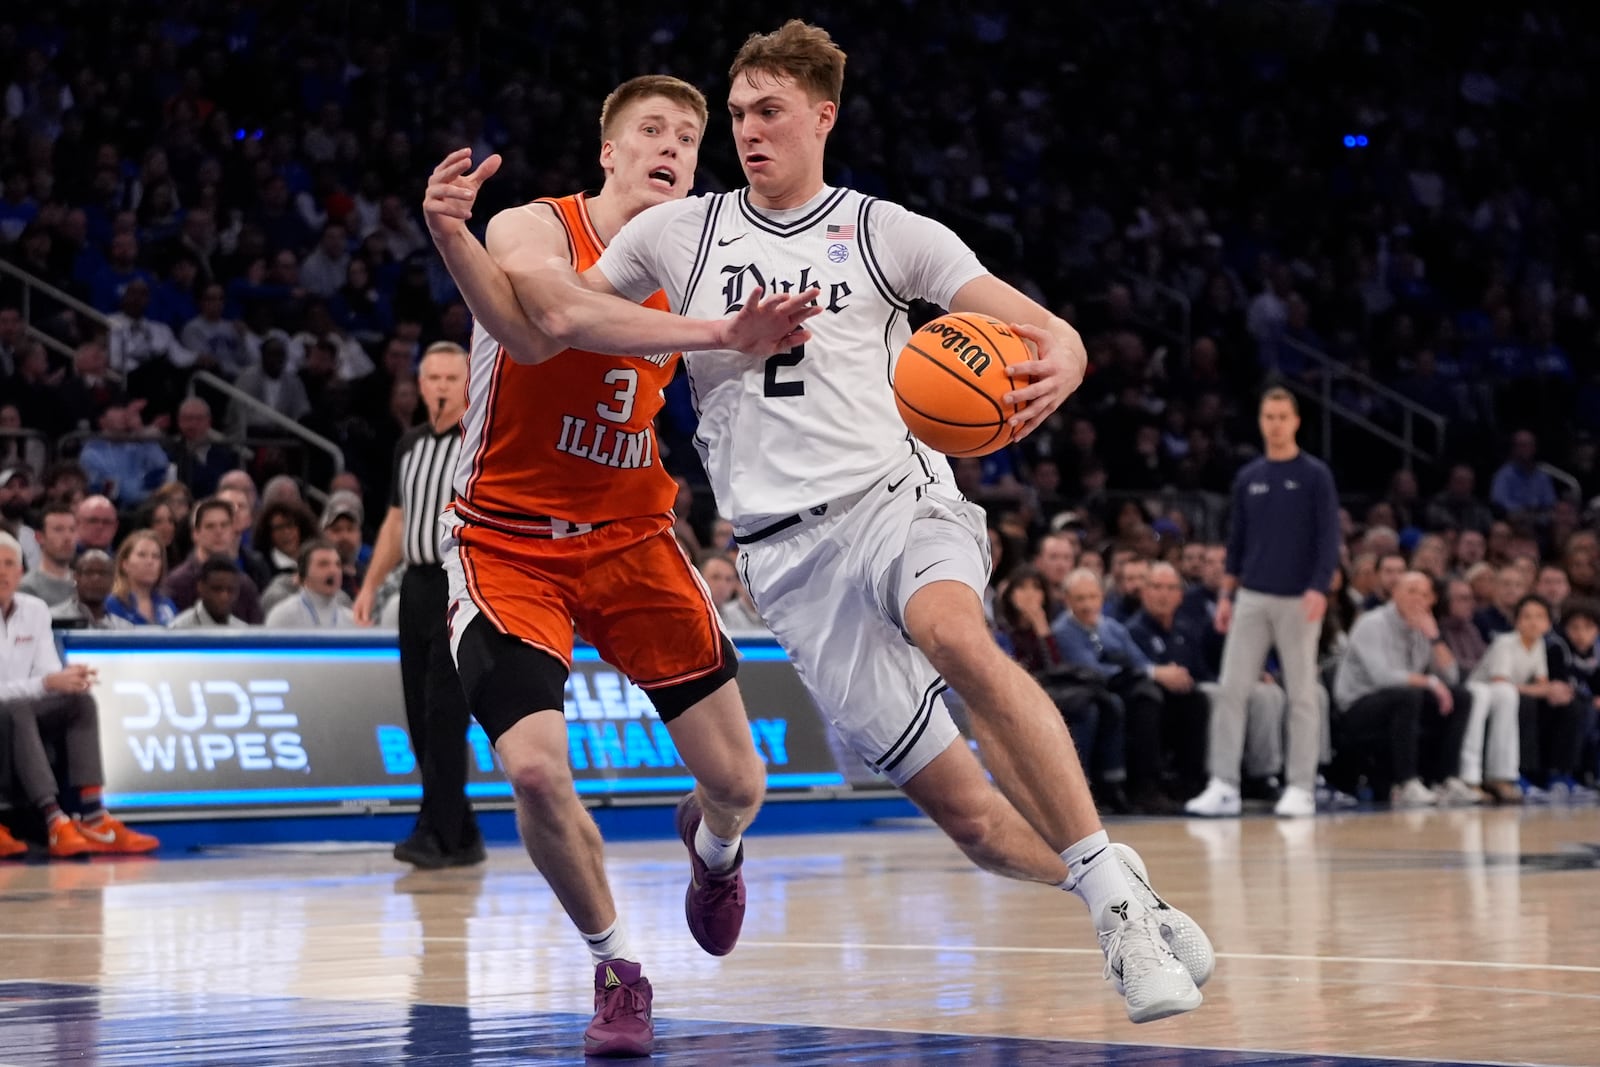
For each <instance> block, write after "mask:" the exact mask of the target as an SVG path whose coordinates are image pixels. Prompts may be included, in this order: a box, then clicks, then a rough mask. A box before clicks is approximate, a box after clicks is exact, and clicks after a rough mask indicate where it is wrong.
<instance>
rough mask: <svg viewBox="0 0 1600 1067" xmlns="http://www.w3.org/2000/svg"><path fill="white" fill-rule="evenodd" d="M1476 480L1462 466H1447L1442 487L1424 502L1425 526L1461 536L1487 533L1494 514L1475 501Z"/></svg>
mask: <svg viewBox="0 0 1600 1067" xmlns="http://www.w3.org/2000/svg"><path fill="white" fill-rule="evenodd" d="M1477 479H1478V476H1477V474H1476V473H1474V471H1473V469H1472V468H1471V467H1470V466H1469V465H1467V464H1465V463H1458V464H1456V465H1455V466H1454V467H1451V468H1450V474H1449V476H1448V477H1447V478H1446V480H1445V484H1444V488H1443V489H1441V490H1439V491H1438V492H1437V493H1435V494H1434V495H1433V498H1432V499H1431V500H1429V501H1428V507H1427V511H1426V513H1425V516H1426V522H1427V525H1428V527H1429V528H1431V529H1435V530H1447V529H1449V530H1460V531H1462V532H1463V533H1465V532H1466V531H1468V530H1471V531H1473V532H1474V533H1477V534H1479V535H1482V534H1486V533H1488V532H1489V527H1490V525H1492V524H1493V523H1494V513H1493V512H1492V511H1490V510H1489V505H1487V504H1485V503H1484V502H1483V501H1482V500H1481V499H1479V498H1478V495H1477V488H1476V482H1477ZM1479 558H1482V557H1479ZM1472 562H1476V561H1475V560H1474V561H1472ZM1468 565H1469V566H1470V563H1469V564H1468Z"/></svg>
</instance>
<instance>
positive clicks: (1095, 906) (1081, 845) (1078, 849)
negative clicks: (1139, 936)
mask: <svg viewBox="0 0 1600 1067" xmlns="http://www.w3.org/2000/svg"><path fill="white" fill-rule="evenodd" d="M1061 859H1062V861H1063V862H1064V863H1066V865H1067V880H1066V881H1065V882H1062V883H1061V885H1060V886H1059V888H1061V889H1065V890H1067V891H1068V892H1069V893H1071V894H1072V895H1073V896H1075V897H1077V898H1078V899H1079V900H1081V901H1083V902H1084V903H1085V904H1087V905H1088V906H1089V914H1090V915H1091V916H1093V917H1095V918H1099V916H1100V909H1102V908H1104V907H1105V906H1106V903H1107V902H1108V901H1125V902H1127V904H1128V905H1129V906H1130V907H1131V908H1133V909H1137V910H1134V911H1131V912H1130V914H1135V915H1137V914H1138V913H1139V912H1142V911H1144V905H1143V904H1140V903H1139V898H1138V897H1136V896H1134V893H1133V886H1131V885H1129V884H1128V874H1127V872H1126V871H1125V870H1123V868H1122V861H1121V860H1119V859H1118V858H1117V855H1116V853H1114V852H1112V851H1111V838H1110V837H1109V836H1108V835H1107V834H1106V832H1105V831H1104V830H1101V831H1099V832H1097V833H1092V834H1090V835H1089V836H1088V837H1086V838H1084V839H1083V840H1082V841H1079V842H1078V843H1077V844H1075V845H1073V846H1072V847H1071V848H1069V849H1067V850H1066V851H1065V852H1063V853H1062V854H1061Z"/></svg>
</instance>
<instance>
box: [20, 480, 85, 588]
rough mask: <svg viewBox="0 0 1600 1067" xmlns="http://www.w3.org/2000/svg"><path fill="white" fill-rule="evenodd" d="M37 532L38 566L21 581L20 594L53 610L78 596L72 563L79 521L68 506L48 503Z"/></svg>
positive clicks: (76, 543)
mask: <svg viewBox="0 0 1600 1067" xmlns="http://www.w3.org/2000/svg"><path fill="white" fill-rule="evenodd" d="M39 533H40V536H39V565H38V566H37V567H35V568H34V569H33V570H30V571H29V572H28V574H27V576H26V577H24V578H23V579H22V591H23V592H24V593H30V594H32V595H33V596H36V597H38V598H39V599H40V600H42V601H44V602H45V604H46V605H47V606H49V607H52V608H53V607H55V606H56V605H57V604H65V603H67V602H69V601H71V600H72V599H73V597H75V596H76V595H77V583H75V582H74V581H73V578H72V561H73V559H74V558H75V557H76V556H77V554H78V519H77V517H76V516H75V515H73V514H72V508H71V507H69V506H68V505H67V504H64V503H60V502H56V503H52V504H48V505H46V506H45V509H44V518H43V519H41V520H40V531H39Z"/></svg>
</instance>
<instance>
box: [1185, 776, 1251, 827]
mask: <svg viewBox="0 0 1600 1067" xmlns="http://www.w3.org/2000/svg"><path fill="white" fill-rule="evenodd" d="M1183 810H1184V811H1186V812H1188V813H1189V814H1190V815H1202V816H1205V817H1206V818H1209V819H1217V818H1225V817H1227V816H1230V815H1238V814H1239V813H1240V812H1242V811H1243V810H1244V803H1243V801H1241V800H1240V799H1239V787H1238V786H1234V785H1229V784H1228V783H1227V782H1224V781H1223V780H1222V779H1221V778H1213V779H1211V781H1209V782H1207V783H1206V789H1205V792H1203V793H1201V794H1200V795H1199V796H1197V797H1195V798H1194V799H1193V800H1190V801H1189V802H1188V803H1186V804H1184V806H1183Z"/></svg>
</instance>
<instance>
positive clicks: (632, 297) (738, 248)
mask: <svg viewBox="0 0 1600 1067" xmlns="http://www.w3.org/2000/svg"><path fill="white" fill-rule="evenodd" d="M844 58H845V57H844V53H843V52H842V51H841V50H840V49H839V48H838V47H837V46H836V45H834V43H833V41H832V40H831V38H829V36H828V34H827V33H826V31H824V30H821V29H819V28H816V27H813V26H809V25H806V24H805V23H802V22H799V21H790V22H789V23H787V24H786V25H784V26H783V27H782V28H781V29H779V30H777V31H775V32H773V33H770V34H766V35H756V36H752V37H751V38H750V39H749V40H748V41H747V42H746V43H745V45H744V47H743V48H742V49H741V50H740V52H739V54H738V56H737V58H736V59H735V60H734V63H733V68H732V71H731V82H732V85H731V88H730V91H729V96H728V109H729V113H730V115H731V117H732V120H733V134H734V139H735V141H736V143H737V147H738V151H739V156H740V160H741V162H742V164H743V167H744V171H745V174H746V177H747V178H748V179H749V181H750V185H749V187H748V188H745V189H742V190H739V191H737V192H733V193H725V194H720V195H711V196H702V197H695V198H690V199H688V200H682V201H676V202H669V203H664V204H661V205H658V206H656V207H652V208H649V209H647V210H645V211H644V212H643V213H641V214H640V215H638V216H637V217H635V218H634V219H633V220H632V221H631V222H629V223H628V224H627V225H626V226H624V227H623V228H622V230H621V231H620V232H619V233H618V234H617V235H616V237H615V238H614V239H613V240H612V241H611V243H610V245H609V246H608V247H607V249H606V251H605V253H604V254H603V255H602V256H601V258H600V260H599V262H598V263H597V264H595V266H594V267H592V268H590V269H589V270H587V271H585V272H584V273H583V274H581V275H573V274H571V272H570V271H569V272H567V278H566V280H567V281H568V283H569V287H568V297H567V299H568V300H576V299H582V300H585V301H587V300H590V299H592V298H593V296H594V295H596V294H602V295H620V296H622V297H624V298H626V300H627V301H637V300H639V299H641V298H642V297H644V296H646V295H648V294H649V293H651V292H654V291H655V290H657V289H663V290H665V291H666V294H667V297H668V301H669V303H670V305H671V307H672V309H673V311H674V312H676V313H677V314H679V315H682V316H687V317H689V318H691V319H701V320H717V319H720V318H723V317H725V316H727V315H729V314H732V313H734V312H736V311H737V310H738V309H739V308H741V307H742V306H743V305H744V302H745V301H746V299H747V298H748V297H749V295H750V293H751V292H752V290H754V289H755V288H757V287H760V288H762V289H765V290H766V291H768V292H795V291H800V290H812V291H814V292H815V293H816V298H815V302H816V306H817V307H818V308H819V309H820V310H819V313H818V314H817V315H816V316H815V317H814V318H813V319H811V320H810V321H809V322H808V323H806V326H807V328H808V329H809V330H810V331H811V337H810V339H809V340H808V341H807V343H805V344H804V345H802V346H799V347H796V348H794V349H793V350H791V351H789V352H786V353H780V354H778V355H775V356H769V357H767V358H764V359H755V358H752V357H750V356H747V355H742V354H739V353H735V352H728V351H714V350H712V351H700V352H692V353H688V354H686V357H685V358H686V360H687V366H688V371H689V376H690V382H691V385H692V387H693V392H694V398H695V402H696V405H697V407H698V410H699V415H700V425H699V431H698V434H697V438H696V442H697V444H698V446H699V448H700V450H701V454H702V457H703V458H704V460H705V464H706V469H707V470H708V471H709V472H710V475H711V479H712V485H713V488H714V489H715V491H716V496H717V503H718V506H719V508H720V510H721V511H722V512H723V514H725V515H727V516H728V517H729V518H730V519H731V520H732V522H733V524H734V527H735V531H736V533H737V539H738V541H739V543H740V544H741V546H742V551H741V554H740V573H741V576H742V577H743V579H744V581H745V582H746V584H747V586H748V587H749V589H750V592H751V594H752V597H753V598H754V600H755V603H756V606H757V607H758V608H759V609H760V611H761V614H762V617H763V619H764V620H765V621H766V623H767V625H768V626H769V627H771V629H772V631H773V633H774V634H775V635H776V636H777V638H778V639H779V641H781V642H782V644H783V645H784V647H785V648H786V649H787V650H788V652H789V654H790V656H791V658H792V659H793V661H794V663H795V665H796V668H797V669H798V671H799V673H800V676H801V678H802V679H803V680H804V682H805V683H806V686H807V688H808V689H809V690H810V692H811V694H812V696H813V698H814V699H815V700H816V702H817V704H818V706H819V707H820V708H821V709H822V710H823V712H824V714H826V715H827V716H828V718H829V719H830V720H831V721H832V722H833V724H834V726H835V727H836V728H837V729H838V730H839V732H840V734H841V735H842V736H843V737H844V738H845V739H846V740H847V741H848V742H849V744H850V745H851V747H852V748H853V749H854V750H855V752H856V753H857V754H858V755H860V756H861V758H862V759H864V760H865V761H866V762H867V763H868V765H869V766H871V767H873V768H874V769H875V770H877V771H879V772H880V773H882V774H883V775H885V776H886V777H888V778H889V779H890V780H892V781H893V782H895V784H897V785H898V786H899V787H900V788H901V789H903V790H904V791H905V793H906V794H907V795H908V796H909V797H910V798H911V799H912V800H913V801H915V802H916V803H917V805H918V806H919V807H921V808H922V809H923V810H924V811H926V812H927V813H928V814H929V816H931V817H932V818H933V820H934V821H935V822H936V823H937V824H938V825H939V826H940V827H941V828H942V829H944V831H945V832H946V833H947V834H949V836H950V837H951V838H952V840H954V841H955V843H956V844H957V845H958V846H959V847H960V848H961V849H962V850H963V851H964V852H965V853H966V854H967V855H968V856H969V857H970V858H972V859H973V861H974V862H976V863H978V864H979V865H981V866H983V867H985V868H987V869H989V870H992V871H995V872H997V873H1000V874H1003V875H1007V876H1009V877H1013V878H1019V879H1024V880H1032V881H1038V882H1043V883H1046V884H1049V885H1053V886H1058V887H1060V888H1063V889H1067V890H1070V891H1072V892H1073V893H1075V894H1076V895H1078V896H1079V897H1081V898H1082V899H1083V900H1084V901H1085V903H1086V904H1088V906H1089V909H1090V913H1091V915H1092V917H1093V918H1094V921H1095V924H1096V927H1097V930H1098V932H1099V935H1100V942H1101V947H1102V948H1103V949H1104V951H1105V954H1106V975H1107V977H1108V978H1112V979H1113V980H1114V982H1115V984H1116V986H1117V988H1118V991H1119V992H1121V993H1123V994H1124V995H1125V996H1126V998H1127V1010H1128V1015H1129V1017H1130V1018H1131V1019H1133V1021H1135V1022H1145V1021H1149V1020H1152V1019H1159V1018H1163V1017H1166V1016H1169V1015H1174V1014H1177V1013H1180V1012H1184V1011H1189V1010H1192V1009H1193V1008H1196V1007H1198V1006H1199V1005H1200V1002H1201V999H1202V998H1201V994H1200V991H1199V988H1198V986H1199V984H1201V983H1204V982H1205V980H1206V979H1208V978H1209V977H1210V975H1211V971H1212V968H1213V966H1214V956H1213V954H1212V950H1211V945H1210V942H1209V941H1208V940H1207V939H1206V937H1205V934H1204V933H1203V932H1202V931H1201V930H1200V928H1199V926H1198V925H1197V924H1196V923H1194V922H1193V920H1191V919H1190V918H1189V917H1188V916H1187V915H1184V914H1183V913H1182V912H1180V911H1177V910H1176V909H1174V908H1172V907H1171V906H1170V905H1168V904H1167V903H1166V902H1165V901H1164V900H1162V899H1161V898H1160V897H1159V896H1157V895H1156V894H1155V892H1154V891H1153V890H1152V889H1151V887H1150V885H1149V882H1148V879H1147V873H1146V871H1145V868H1144V864H1143V862H1142V861H1141V860H1140V859H1139V857H1138V856H1137V854H1135V853H1134V852H1133V850H1132V849H1130V848H1128V847H1127V846H1125V845H1113V844H1111V842H1110V841H1109V839H1108V838H1107V835H1106V833H1105V831H1104V829H1103V828H1102V826H1101V824H1100V820H1099V816H1098V814H1097V813H1096V812H1095V809H1094V803H1093V800H1092V799H1091V798H1090V794H1089V789H1088V785H1087V783H1086V781H1085V779H1084V775H1083V771H1082V767H1081V764H1080V763H1079V761H1078V758H1077V754H1076V752H1075V751H1074V750H1073V747H1072V740H1071V737H1070V735H1069V734H1068V733H1067V730H1066V727H1065V724H1064V723H1063V721H1062V719H1061V716H1060V715H1059V713H1058V712H1057V711H1056V708H1055V706H1054V705H1053V704H1052V703H1051V701H1050V700H1049V698H1048V697H1047V696H1046V695H1045V694H1044V692H1043V691H1042V690H1041V689H1040V688H1039V686H1038V685H1037V684H1036V683H1035V682H1034V681H1033V680H1032V679H1031V678H1030V677H1029V676H1028V675H1027V674H1026V673H1025V672H1024V671H1022V669H1021V668H1020V667H1018V666H1017V665H1016V664H1014V663H1012V662H1011V661H1010V660H1009V659H1007V658H1006V656H1005V655H1004V653H1003V652H1001V650H1000V649H999V648H998V646H997V645H996V644H995V642H994V640H993V637H992V636H991V634H990V632H989V628H988V625H987V623H986V622H985V619H984V615H983V610H982V602H981V596H982V592H983V590H984V588H985V585H986V584H987V579H988V575H989V558H988V540H987V535H986V532H985V523H984V517H983V513H982V511H981V510H980V509H979V508H977V507H975V506H974V505H972V504H971V503H969V502H967V501H966V500H964V499H963V498H962V497H961V495H960V493H959V492H958V491H957V490H956V489H955V487H954V484H953V482H954V479H953V478H952V476H951V472H950V467H949V464H948V463H947V462H946V460H945V459H944V458H943V457H942V456H939V455H937V454H935V453H932V452H930V451H929V450H928V449H926V448H925V447H923V446H921V445H919V444H918V443H917V442H916V441H915V440H914V439H913V438H912V437H911V436H910V435H909V434H908V433H907V432H906V429H905V425H904V424H903V423H902V422H901V421H900V419H899V418H898V416H897V414H896V411H895V407H894V401H893V395H892V389H891V381H892V375H893V372H894V363H895V359H896V356H897V354H898V352H899V351H900V348H901V347H902V345H904V343H905V341H906V340H907V338H908V337H909V335H910V332H911V331H910V327H909V325H908V323H907V320H906V314H907V311H908V310H909V302H910V300H911V299H912V298H923V299H927V300H931V301H933V302H935V303H938V304H940V305H942V306H944V307H948V308H950V309H951V310H954V311H974V312H979V313H982V314H987V315H991V316H993V317H995V318H998V319H1001V320H1003V321H1006V322H1010V323H1013V324H1015V328H1016V330H1017V332H1018V333H1019V334H1021V335H1022V336H1024V337H1025V338H1027V339H1028V340H1029V341H1030V342H1032V343H1033V344H1034V346H1035V347H1036V348H1037V355H1036V359H1035V360H1034V361H1033V362H1030V363H1026V364H1023V365H1021V366H1017V367H1013V368H1012V369H1011V374H1012V375H1013V376H1015V377H1021V378H1030V379H1032V381H1031V382H1022V381H1019V382H1018V383H1017V385H1016V388H1015V390H1014V392H1013V394H1012V398H1014V399H1015V400H1016V401H1017V402H1019V403H1021V404H1023V405H1025V406H1024V407H1023V409H1022V410H1021V411H1020V412H1019V413H1018V415H1017V416H1016V417H1015V418H1014V420H1013V421H1014V423H1015V424H1016V428H1017V431H1018V432H1019V433H1026V432H1029V431H1031V430H1032V429H1033V428H1034V427H1036V426H1037V425H1038V424H1039V423H1040V422H1042V421H1043V420H1044V419H1045V418H1046V417H1047V416H1048V415H1049V414H1050V413H1051V412H1052V411H1054V410H1055V409H1056V408H1057V407H1058V406H1059V405H1060V404H1061V402H1062V401H1063V400H1064V399H1065V398H1066V397H1067V395H1068V394H1070V393H1071V392H1072V391H1073V390H1074V389H1076V388H1077V386H1078V385H1079V384H1080V383H1081V382H1082V379H1083V372H1084V368H1085V362H1086V359H1085V354H1084V350H1083V345H1082V342H1081V340H1080V339H1079V338H1078V335H1077V333H1076V331H1074V330H1073V329H1072V327H1071V326H1069V325H1068V324H1067V323H1065V322H1064V321H1062V320H1061V319H1059V318H1057V317H1055V316H1053V315H1051V314H1050V313H1049V312H1048V311H1046V310H1045V309H1044V308H1042V307H1040V306H1039V305H1038V304H1037V303H1035V302H1034V301H1032V300H1029V299H1028V298H1027V297H1025V296H1023V295H1022V294H1021V293H1020V292H1018V291H1017V290H1015V289H1014V288H1012V287H1011V286H1009V285H1007V284H1005V283H1004V282H1002V281H1000V280H999V279H997V278H995V277H994V276H993V275H991V274H990V273H989V272H988V271H987V270H985V269H984V267H983V266H982V265H981V264H980V263H979V262H978V260H977V257H976V256H975V255H973V253H972V252H971V250H970V249H968V248H967V247H966V246H965V245H964V244H963V243H962V242H961V240H960V239H959V238H958V237H956V235H955V234H954V233H952V232H951V231H950V230H949V229H947V228H946V227H944V226H942V225H940V224H938V223H936V222H933V221H932V220H929V219H926V218H922V217H920V216H918V215H915V214H913V213H911V212H909V211H907V210H905V209H904V208H901V207H899V206H897V205H895V204H891V203H887V202H883V201H876V200H873V199H872V198H870V197H865V196H863V195H861V194H859V193H856V192H852V191H850V190H847V189H835V188H830V187H828V186H827V185H826V184H825V183H824V182H823V151H824V146H825V144H826V141H827V137H828V134H829V133H830V132H831V131H832V129H833V126H834V123H835V120H836V118H837V115H838V108H839V97H840V89H841V87H842V83H843V77H844ZM472 188H473V189H474V190H475V188H476V186H475V185H474V186H472ZM461 195H462V196H463V197H466V196H468V195H470V194H469V193H466V192H464V193H462V194H461ZM485 255H486V253H485ZM560 271H561V265H560V264H559V263H552V264H547V265H530V266H529V267H528V269H527V270H526V272H524V271H522V270H519V269H516V268H512V269H509V270H508V271H507V274H508V276H509V277H510V280H511V282H512V288H513V289H514V290H515V292H516V294H517V298H518V300H519V301H520V302H521V304H522V307H523V309H524V310H525V312H526V314H527V316H528V319H529V321H530V322H531V323H532V324H533V325H534V326H535V327H536V328H538V329H541V330H545V331H547V332H548V331H549V330H550V329H552V328H554V325H555V324H556V323H558V322H559V319H560V317H561V316H562V315H563V314H564V310H563V303H564V301H563V299H562V297H561V290H560V287H558V286H552V285H550V284H548V283H549V281H550V276H551V274H552V273H559V272H560ZM578 294H581V296H580V295H578ZM484 295H485V296H489V295H492V294H484ZM619 340H620V338H619ZM603 344H604V342H603V341H602V342H600V343H599V344H597V345H596V347H603ZM947 684H948V685H949V686H950V687H953V688H954V689H955V690H956V692H957V693H958V694H959V695H960V696H961V698H962V700H963V703H964V704H965V705H966V706H967V707H968V709H969V716H970V719H971V723H972V729H973V733H974V735H975V736H976V738H977V741H978V744H979V747H980V749H981V750H982V752H983V754H984V758H985V763H986V764H987V766H988V769H989V771H990V772H991V773H992V774H993V776H994V781H995V783H996V784H998V785H999V787H1000V791H999V792H997V791H996V790H994V789H993V788H991V786H990V784H989V781H988V779H987V778H986V777H985V775H984V772H983V769H982V768H981V767H980V766H979V764H978V762H977V760H976V758H975V757H974V756H973V755H972V753H971V751H970V750H969V749H968V748H967V747H966V745H964V744H963V743H962V742H961V740H960V737H959V735H958V733H957V730H956V728H955V726H954V724H953V723H952V721H951V719H950V715H949V713H948V711H947V710H946V708H945V705H944V702H943V699H942V696H941V694H942V693H943V692H944V691H945V688H946V685H947Z"/></svg>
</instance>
